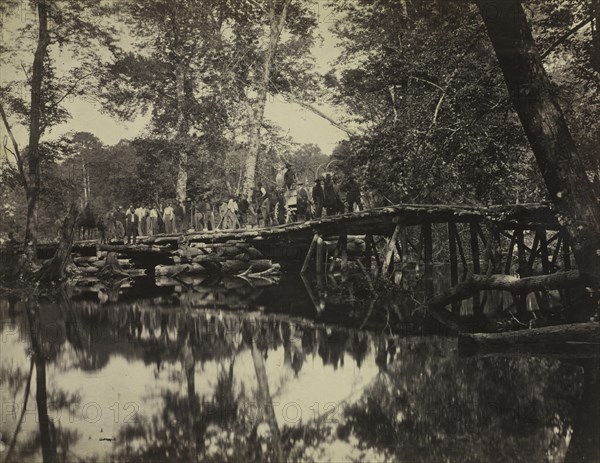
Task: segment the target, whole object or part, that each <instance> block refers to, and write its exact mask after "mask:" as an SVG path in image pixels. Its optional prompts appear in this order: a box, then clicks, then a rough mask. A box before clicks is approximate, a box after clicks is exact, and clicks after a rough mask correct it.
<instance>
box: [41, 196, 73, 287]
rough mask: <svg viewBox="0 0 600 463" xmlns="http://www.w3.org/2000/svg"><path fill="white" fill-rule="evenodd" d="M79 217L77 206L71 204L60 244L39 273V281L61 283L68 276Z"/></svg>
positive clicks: (63, 226) (62, 228)
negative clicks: (68, 264) (67, 271)
mask: <svg viewBox="0 0 600 463" xmlns="http://www.w3.org/2000/svg"><path fill="white" fill-rule="evenodd" d="M78 217H79V209H78V208H77V204H76V203H73V204H71V208H70V209H69V213H68V214H67V217H66V218H65V220H64V222H63V225H62V227H61V233H60V242H59V243H58V248H57V249H56V252H55V253H54V257H52V259H50V260H49V261H48V262H46V263H45V264H44V266H43V267H42V268H41V269H40V271H39V273H38V276H37V278H38V280H39V281H46V282H52V281H61V280H63V279H64V278H65V276H66V268H67V263H68V262H69V258H70V257H71V248H72V247H73V240H74V239H75V225H76V221H77V218H78Z"/></svg>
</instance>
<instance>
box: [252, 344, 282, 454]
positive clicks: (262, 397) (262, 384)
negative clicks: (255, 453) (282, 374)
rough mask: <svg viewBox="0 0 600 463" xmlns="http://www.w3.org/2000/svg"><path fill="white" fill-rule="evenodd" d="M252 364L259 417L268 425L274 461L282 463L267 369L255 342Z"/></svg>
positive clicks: (279, 439) (277, 427)
mask: <svg viewBox="0 0 600 463" xmlns="http://www.w3.org/2000/svg"><path fill="white" fill-rule="evenodd" d="M252 362H253V363H254V371H255V373H256V381H257V383H258V407H259V416H260V417H261V419H262V420H264V421H265V422H266V423H267V424H268V425H269V429H270V431H271V439H272V442H273V451H274V453H275V461H276V462H278V463H280V462H283V461H284V460H283V449H282V448H281V436H280V432H279V426H278V425H277V418H276V416H275V409H274V408H273V399H272V398H271V393H270V392H269V378H268V377H267V369H266V368H265V360H264V359H263V356H262V352H261V351H260V349H259V348H258V346H257V345H256V341H255V340H253V341H252Z"/></svg>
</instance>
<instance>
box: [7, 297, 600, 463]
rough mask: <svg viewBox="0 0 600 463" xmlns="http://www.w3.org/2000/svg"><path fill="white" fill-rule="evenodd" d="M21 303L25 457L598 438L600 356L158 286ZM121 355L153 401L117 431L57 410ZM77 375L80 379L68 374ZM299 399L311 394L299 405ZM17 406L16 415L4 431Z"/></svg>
mask: <svg viewBox="0 0 600 463" xmlns="http://www.w3.org/2000/svg"><path fill="white" fill-rule="evenodd" d="M113 289H114V288H113ZM116 292H117V291H116V290H115V291H114V293H115V294H116ZM192 299H193V298H188V300H192ZM8 305H9V306H10V310H8V309H7V308H6V307H5V308H4V309H3V310H2V312H1V313H0V316H1V318H2V321H3V322H8V321H10V322H14V323H15V324H16V326H17V329H18V332H19V336H20V337H19V340H20V341H21V342H25V344H24V345H23V344H22V345H21V346H19V345H18V343H15V344H14V345H13V346H12V347H11V349H13V350H12V351H11V350H10V349H3V351H2V354H1V357H0V367H1V370H0V371H2V377H1V378H0V381H2V383H1V384H0V385H2V387H4V386H10V387H8V388H7V391H9V393H10V395H12V396H13V397H14V396H16V394H17V393H18V394H19V395H21V394H24V391H25V389H26V387H27V382H28V381H29V380H31V379H30V378H29V375H28V372H29V370H30V368H32V364H31V360H30V359H27V357H25V356H24V355H22V354H23V352H21V355H20V356H18V355H16V352H17V351H18V349H20V350H21V351H27V352H31V353H32V359H33V371H34V373H35V375H34V376H35V381H32V384H31V389H32V394H33V393H35V398H36V410H37V416H38V420H37V422H36V428H35V429H33V428H32V426H31V420H29V421H27V422H25V420H24V423H23V426H22V430H20V431H19V432H18V433H16V439H15V446H14V450H13V451H12V452H11V453H12V454H11V455H10V460H11V461H14V462H17V461H30V460H40V459H41V460H43V461H45V462H49V461H81V460H83V461H92V460H93V459H94V458H96V459H97V460H98V461H115V462H137V461H139V462H142V461H143V462H151V461H172V462H178V461H181V462H187V461H231V462H234V461H235V462H238V461H331V460H335V461H350V460H352V459H354V460H356V461H358V460H361V459H362V460H368V461H385V460H388V461H415V462H418V461H423V462H430V461H451V462H454V461H456V462H459V461H460V462H463V461H474V462H487V461H489V462H500V461H502V462H504V461H507V462H508V461H511V462H512V461H523V462H530V461H549V462H561V461H565V457H566V456H567V453H568V457H569V458H571V459H572V461H577V460H576V458H577V457H579V456H581V455H585V456H586V457H588V458H593V457H594V455H593V454H592V455H590V453H591V452H592V453H593V449H594V448H597V444H598V439H597V434H596V436H595V437H594V434H593V432H590V430H592V431H593V430H594V429H596V430H597V429H598V428H597V426H598V423H597V417H598V415H599V413H598V410H597V409H598V394H599V392H598V391H599V390H600V388H598V387H597V386H598V384H597V382H598V375H597V369H598V363H597V359H592V360H588V361H587V363H585V364H584V363H581V364H580V365H579V364H576V363H573V362H571V363H568V362H566V361H559V360H553V359H544V358H532V357H526V356H524V357H514V358H497V357H491V358H460V357H458V356H457V355H456V343H455V340H454V339H452V338H445V337H435V336H429V337H408V336H394V335H383V334H381V333H376V332H373V331H370V332H365V331H359V330H354V329H349V328H344V327H341V326H333V325H323V324H322V323H320V322H316V321H310V320H300V319H293V320H292V319H290V318H289V317H285V316H278V315H276V314H265V313H261V312H232V311H227V310H209V309H207V308H202V309H197V308H194V307H193V306H189V305H188V306H176V305H175V306H174V305H173V303H172V300H171V299H169V298H165V299H163V298H161V297H157V298H154V299H152V300H150V299H148V300H143V301H142V300H135V301H131V302H118V303H115V302H113V303H109V304H99V303H98V302H97V301H96V302H91V301H86V300H79V301H72V300H69V299H68V298H67V295H66V294H65V293H62V295H61V296H60V297H59V299H58V300H50V299H47V298H44V299H40V298H35V296H33V295H32V296H30V297H29V298H27V300H26V301H25V303H21V304H20V305H19V307H17V308H16V309H15V304H14V303H13V304H8ZM50 320H51V321H52V323H51V324H52V326H53V327H54V329H57V330H58V331H57V334H56V335H53V337H52V342H49V340H48V336H47V329H46V328H45V326H47V325H48V324H49V321H50ZM2 329H3V333H2V335H3V336H6V335H7V333H8V331H6V330H10V329H11V328H9V325H8V324H3V325H2ZM7 350H8V351H9V352H8V353H7V354H5V352H6V351H7ZM11 356H14V358H15V359H16V360H15V361H12V360H11V358H9V357H11ZM18 359H21V360H18ZM119 359H122V360H119ZM123 361H124V362H126V365H128V366H130V367H131V368H132V371H136V372H137V374H140V375H144V376H143V378H132V379H131V381H132V385H131V387H129V388H125V387H123V386H121V389H120V390H119V391H118V394H119V395H122V396H123V397H124V398H123V399H122V400H123V401H124V402H125V401H126V400H131V401H134V400H137V401H140V409H139V412H138V413H137V414H136V415H135V419H133V420H120V421H119V422H118V423H115V424H114V426H115V427H114V434H113V435H112V436H111V438H112V439H113V440H112V441H111V442H110V443H109V444H106V445H104V444H105V443H103V445H102V446H101V445H100V444H99V443H98V437H97V436H96V435H94V436H93V439H92V438H88V439H81V437H82V436H83V435H84V434H85V433H87V432H88V431H87V430H86V429H87V428H89V427H90V424H89V423H86V422H82V421H81V420H80V421H75V422H74V423H70V422H68V421H66V420H62V421H57V420H54V419H53V418H52V413H49V410H50V409H52V410H56V409H57V408H59V407H62V408H66V407H68V406H69V404H70V403H73V402H75V401H81V400H84V399H85V398H83V397H78V394H80V393H81V394H82V395H86V394H87V396H86V397H87V400H90V399H96V398H95V397H94V396H93V395H92V396H90V395H89V394H90V393H89V392H87V391H85V390H83V391H82V390H80V389H79V385H78V384H74V383H73V378H75V379H77V378H79V379H80V380H81V382H84V381H87V380H88V379H89V378H90V375H92V377H93V378H94V381H97V382H101V383H102V385H103V386H102V387H106V388H110V387H118V386H117V384H120V383H118V381H117V380H116V379H117V378H119V377H122V375H123V374H124V372H123V371H122V368H123V366H122V365H123ZM19 362H20V363H19ZM582 367H585V368H582ZM99 372H101V373H102V375H101V376H97V377H96V376H93V375H95V374H97V373H99ZM594 372H595V374H594ZM64 374H69V375H70V378H71V382H68V383H67V382H64V381H63V382H61V381H60V376H61V375H64ZM144 378H145V379H144ZM3 397H5V396H3ZM331 397H333V399H330V398H331ZM97 400H99V399H97ZM330 400H332V403H328V401H330ZM290 404H296V405H297V406H298V407H299V408H298V409H297V410H295V411H294V409H293V408H288V411H289V410H292V412H290V413H288V414H287V415H286V414H285V413H284V412H283V409H284V407H285V406H287V405H290ZM296 405H295V406H296ZM298 410H299V412H298ZM590 410H592V411H590ZM297 415H299V418H298V419H296V418H295V417H296V416H297ZM18 418H19V417H18V416H15V417H14V419H13V417H11V419H10V420H8V421H9V422H8V423H5V422H4V420H3V422H2V423H1V424H0V426H2V428H0V429H1V431H2V434H3V435H4V436H6V435H8V436H12V435H13V434H15V430H16V429H17V426H18ZM594 426H595V427H594ZM569 442H570V444H569ZM5 457H6V454H5V455H0V458H2V459H5ZM592 461H593V460H592Z"/></svg>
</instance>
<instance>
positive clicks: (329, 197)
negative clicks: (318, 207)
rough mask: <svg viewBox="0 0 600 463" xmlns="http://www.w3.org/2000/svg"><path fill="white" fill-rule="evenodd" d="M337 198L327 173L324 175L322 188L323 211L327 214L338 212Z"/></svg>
mask: <svg viewBox="0 0 600 463" xmlns="http://www.w3.org/2000/svg"><path fill="white" fill-rule="evenodd" d="M338 203H339V198H338V194H337V191H336V188H335V185H334V184H333V179H332V178H331V174H327V176H326V177H325V187H324V188H323V206H324V207H325V213H326V214H327V215H334V214H337V212H338Z"/></svg>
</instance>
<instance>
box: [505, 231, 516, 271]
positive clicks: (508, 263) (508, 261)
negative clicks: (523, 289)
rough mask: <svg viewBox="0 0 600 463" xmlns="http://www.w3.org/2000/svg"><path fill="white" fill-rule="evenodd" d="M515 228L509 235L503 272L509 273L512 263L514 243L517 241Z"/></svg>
mask: <svg viewBox="0 0 600 463" xmlns="http://www.w3.org/2000/svg"><path fill="white" fill-rule="evenodd" d="M516 233H517V232H516V230H513V233H512V235H511V237H510V244H509V245H508V254H507V255H506V264H505V265H504V273H505V274H507V275H510V267H511V265H512V256H513V252H514V250H515V244H516V242H517V236H516Z"/></svg>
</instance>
